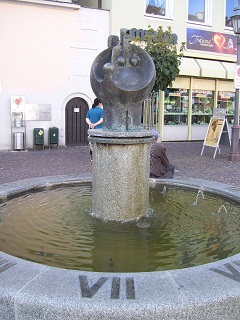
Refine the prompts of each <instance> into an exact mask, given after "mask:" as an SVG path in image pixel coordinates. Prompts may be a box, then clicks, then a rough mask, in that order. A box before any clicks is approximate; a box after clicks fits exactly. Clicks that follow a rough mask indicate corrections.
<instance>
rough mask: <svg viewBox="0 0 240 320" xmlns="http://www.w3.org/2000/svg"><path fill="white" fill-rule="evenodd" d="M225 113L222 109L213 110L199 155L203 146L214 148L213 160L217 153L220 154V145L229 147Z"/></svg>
mask: <svg viewBox="0 0 240 320" xmlns="http://www.w3.org/2000/svg"><path fill="white" fill-rule="evenodd" d="M225 112H226V111H225V109H222V108H215V109H214V111H213V117H212V118H211V119H210V122H209V125H208V130H207V134H206V137H205V139H204V142H203V147H202V151H201V155H202V154H203V150H204V147H205V146H207V147H212V148H215V151H214V155H213V158H215V156H216V154H217V151H218V152H219V153H220V147H219V144H220V143H222V144H224V145H229V146H230V145H231V142H230V137H229V131H228V122H227V119H226V118H225Z"/></svg>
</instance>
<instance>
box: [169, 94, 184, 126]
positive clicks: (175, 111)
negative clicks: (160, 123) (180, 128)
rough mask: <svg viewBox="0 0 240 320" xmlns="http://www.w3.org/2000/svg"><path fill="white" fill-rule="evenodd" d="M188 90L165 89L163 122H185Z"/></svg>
mask: <svg viewBox="0 0 240 320" xmlns="http://www.w3.org/2000/svg"><path fill="white" fill-rule="evenodd" d="M187 114H188V90H187V89H167V90H166V91H165V99H164V124H167V125H169V124H172V125H173V124H187Z"/></svg>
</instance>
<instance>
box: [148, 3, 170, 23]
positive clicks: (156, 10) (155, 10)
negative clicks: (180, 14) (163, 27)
mask: <svg viewBox="0 0 240 320" xmlns="http://www.w3.org/2000/svg"><path fill="white" fill-rule="evenodd" d="M144 1H145V14H146V15H149V16H152V17H158V18H167V19H172V0H144Z"/></svg>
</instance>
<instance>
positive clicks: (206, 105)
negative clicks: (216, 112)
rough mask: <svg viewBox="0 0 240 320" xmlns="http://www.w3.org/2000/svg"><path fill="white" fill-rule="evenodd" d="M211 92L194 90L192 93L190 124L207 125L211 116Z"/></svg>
mask: <svg viewBox="0 0 240 320" xmlns="http://www.w3.org/2000/svg"><path fill="white" fill-rule="evenodd" d="M213 97H214V95H213V91H209V90H195V91H193V93H192V124H206V123H209V121H210V118H211V117H212V114H213V103H214V98H213Z"/></svg>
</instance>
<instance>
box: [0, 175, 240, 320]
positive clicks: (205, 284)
mask: <svg viewBox="0 0 240 320" xmlns="http://www.w3.org/2000/svg"><path fill="white" fill-rule="evenodd" d="M90 180H91V175H81V176H77V175H76V176H54V177H44V178H35V179H27V180H22V181H18V182H14V183H6V184H3V185H1V191H0V199H1V198H5V197H8V196H11V195H14V194H17V193H19V192H23V191H26V190H29V189H33V188H41V187H46V186H52V185H57V184H64V183H66V184H69V183H80V182H84V181H90ZM150 184H162V185H165V184H166V185H178V186H183V187H184V186H186V187H192V188H196V189H199V188H203V189H204V190H206V191H209V192H214V193H218V194H223V195H225V196H228V197H230V198H232V199H234V200H237V201H239V202H240V190H239V189H238V188H235V187H232V186H230V185H225V184H220V183H216V182H211V181H205V180H199V179H182V178H178V179H175V178H174V179H169V180H157V179H150ZM239 282H240V254H237V255H235V256H232V257H230V258H227V259H224V260H220V261H218V262H213V263H209V264H205V265H202V266H198V267H192V268H186V269H179V270H170V271H157V272H143V273H101V272H86V271H78V270H66V269H60V268H55V267H48V266H44V265H41V264H37V263H33V262H29V261H25V260H22V259H19V258H16V257H13V256H10V255H8V254H5V253H3V252H0V284H1V285H0V314H1V319H4V320H13V319H16V320H19V319H21V320H23V319H24V320H26V319H27V320H36V319H38V320H41V319H47V320H55V319H56V320H68V319H70V320H76V319H109V320H110V319H111V320H112V319H131V320H135V319H138V320H140V319H154V320H155V319H164V320H165V319H166V320H167V319H174V320H175V319H204V320H206V319H209V320H210V319H211V320H213V319H221V320H222V319H236V320H237V319H240V284H239Z"/></svg>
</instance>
